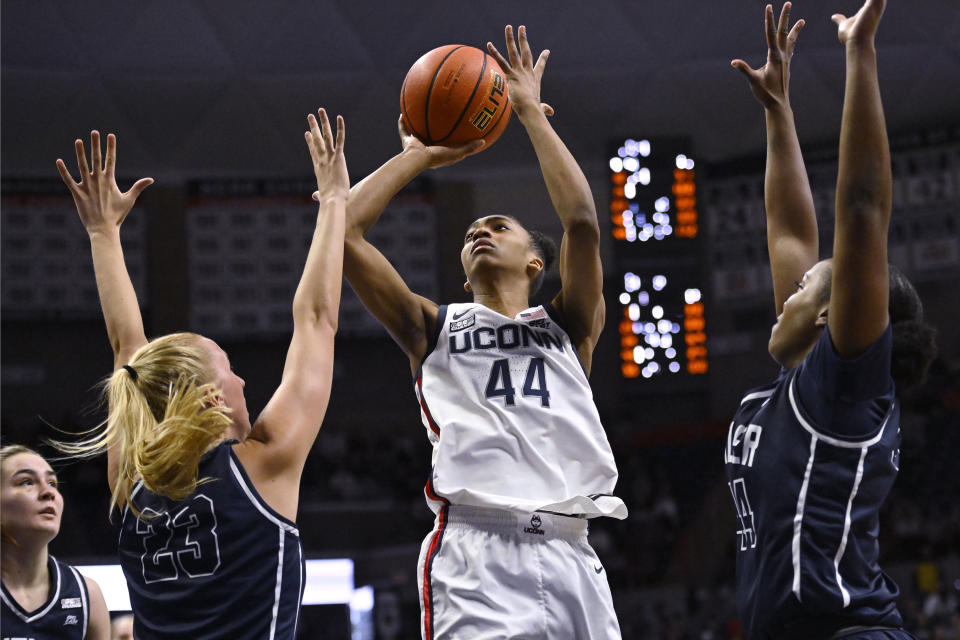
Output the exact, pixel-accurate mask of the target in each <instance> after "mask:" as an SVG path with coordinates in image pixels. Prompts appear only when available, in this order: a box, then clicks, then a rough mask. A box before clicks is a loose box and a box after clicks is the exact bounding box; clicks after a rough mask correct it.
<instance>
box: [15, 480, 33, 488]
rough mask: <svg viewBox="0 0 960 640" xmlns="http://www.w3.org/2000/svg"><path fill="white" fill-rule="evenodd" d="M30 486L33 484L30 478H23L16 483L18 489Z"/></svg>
mask: <svg viewBox="0 0 960 640" xmlns="http://www.w3.org/2000/svg"><path fill="white" fill-rule="evenodd" d="M31 484H33V480H31V479H30V478H23V479H22V480H20V482H18V483H17V486H18V487H26V486H29V485H31Z"/></svg>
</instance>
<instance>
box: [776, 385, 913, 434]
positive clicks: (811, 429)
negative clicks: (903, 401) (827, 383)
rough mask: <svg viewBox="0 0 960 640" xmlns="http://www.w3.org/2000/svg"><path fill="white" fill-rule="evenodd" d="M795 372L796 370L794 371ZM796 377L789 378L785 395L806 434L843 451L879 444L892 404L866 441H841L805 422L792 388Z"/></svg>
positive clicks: (890, 413)
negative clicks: (874, 431)
mask: <svg viewBox="0 0 960 640" xmlns="http://www.w3.org/2000/svg"><path fill="white" fill-rule="evenodd" d="M795 371H796V370H795ZM796 381H797V377H796V374H794V375H793V376H792V377H791V378H790V382H789V387H788V389H787V395H788V396H789V398H790V408H791V409H793V415H794V416H796V418H797V422H799V423H800V425H801V426H802V427H803V428H804V429H806V431H807V432H808V433H810V434H811V435H813V436H815V437H816V438H818V439H820V440H823V441H824V442H826V443H827V444H829V445H833V446H834V447H840V448H843V449H860V448H863V447H872V446H873V445H875V444H877V443H878V442H880V438H882V437H883V431H884V429H886V427H887V423H888V422H890V416H892V415H893V408H894V402H896V401H894V402H891V403H890V407H889V408H888V409H887V415H886V416H885V417H884V418H883V422H881V423H880V427H879V428H878V429H877V432H876V433H875V434H874V435H873V436H872V437H870V438H868V439H867V440H842V439H840V438H837V437H835V436H831V435H828V434H826V433H824V432H822V431H818V430H817V429H816V428H815V427H814V426H813V425H812V424H810V422H809V421H808V420H807V417H806V415H804V412H803V411H802V410H801V408H800V406H799V405H798V404H797V398H796V394H795V393H794V387H795V386H796Z"/></svg>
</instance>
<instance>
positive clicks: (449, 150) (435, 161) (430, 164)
mask: <svg viewBox="0 0 960 640" xmlns="http://www.w3.org/2000/svg"><path fill="white" fill-rule="evenodd" d="M397 128H398V129H399V130H400V143H401V144H402V145H403V150H404V151H415V152H420V151H422V152H424V153H425V154H426V158H427V168H428V169H436V168H437V167H445V166H447V165H451V164H456V163H457V162H460V161H461V160H463V159H464V158H466V157H467V156H472V155H473V154H475V153H477V152H479V151H480V150H481V149H483V145H485V144H486V143H487V142H486V140H472V141H470V142H464V143H463V144H458V145H452V146H444V145H439V144H434V145H430V146H429V147H428V146H427V145H425V144H423V141H421V140H420V139H419V138H418V137H417V136H415V135H413V134H412V133H410V131H408V130H407V127H406V126H405V125H404V124H403V116H400V120H399V122H398V123H397Z"/></svg>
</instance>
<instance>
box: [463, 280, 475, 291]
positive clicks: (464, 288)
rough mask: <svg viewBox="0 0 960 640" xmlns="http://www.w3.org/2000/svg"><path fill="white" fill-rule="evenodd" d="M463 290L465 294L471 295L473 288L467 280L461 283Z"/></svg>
mask: <svg viewBox="0 0 960 640" xmlns="http://www.w3.org/2000/svg"><path fill="white" fill-rule="evenodd" d="M463 290H464V291H466V292H467V293H473V287H471V286H470V281H469V280H467V281H465V282H464V283H463Z"/></svg>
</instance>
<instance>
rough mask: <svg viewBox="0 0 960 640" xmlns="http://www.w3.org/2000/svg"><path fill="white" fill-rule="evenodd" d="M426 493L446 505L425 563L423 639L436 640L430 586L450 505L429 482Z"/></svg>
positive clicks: (438, 519) (438, 521) (439, 518)
mask: <svg viewBox="0 0 960 640" xmlns="http://www.w3.org/2000/svg"><path fill="white" fill-rule="evenodd" d="M424 491H426V493H427V496H428V497H430V498H431V499H433V500H443V502H445V503H446V504H444V505H443V508H441V509H440V513H439V514H437V530H436V532H435V533H434V534H433V539H432V540H430V546H429V547H428V548H427V556H426V558H424V561H423V637H424V640H434V635H433V593H432V589H431V585H430V568H431V567H432V566H433V559H434V558H436V557H437V554H438V553H439V551H440V545H441V543H442V542H443V532H444V530H445V529H446V528H447V510H448V509H449V508H450V506H449V505H450V503H449V502H447V500H446V499H445V498H441V497H439V496H437V494H436V493H434V492H433V488H432V487H431V486H430V482H429V481H427V486H426V487H425V488H424Z"/></svg>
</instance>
